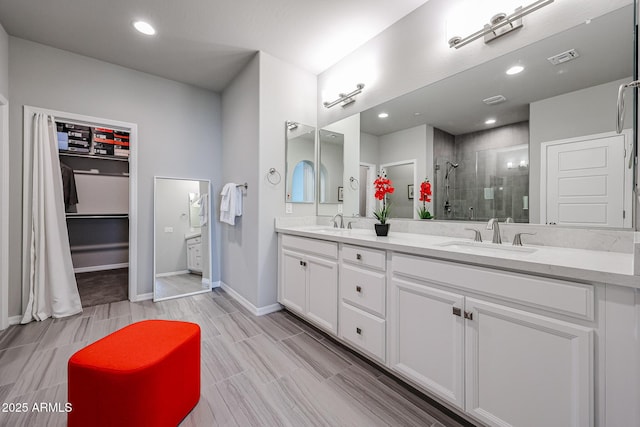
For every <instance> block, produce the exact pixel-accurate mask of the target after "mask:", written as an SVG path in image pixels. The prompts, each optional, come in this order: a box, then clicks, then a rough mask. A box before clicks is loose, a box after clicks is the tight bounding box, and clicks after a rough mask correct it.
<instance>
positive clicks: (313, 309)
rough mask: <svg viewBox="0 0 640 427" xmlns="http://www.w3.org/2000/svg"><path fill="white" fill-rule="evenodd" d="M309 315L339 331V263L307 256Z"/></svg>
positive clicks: (313, 319) (326, 327)
mask: <svg viewBox="0 0 640 427" xmlns="http://www.w3.org/2000/svg"><path fill="white" fill-rule="evenodd" d="M306 258H307V269H308V273H307V274H308V276H307V280H308V281H309V282H308V283H309V285H308V287H307V313H306V314H307V316H308V317H309V319H310V320H312V321H314V322H316V323H318V324H319V325H320V326H322V327H324V328H325V329H328V330H330V331H332V332H333V333H334V334H337V333H338V263H337V262H335V261H328V260H324V259H321V258H316V257H312V256H307V257H306Z"/></svg>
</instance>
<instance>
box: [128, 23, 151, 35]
mask: <svg viewBox="0 0 640 427" xmlns="http://www.w3.org/2000/svg"><path fill="white" fill-rule="evenodd" d="M133 28H135V29H136V30H138V31H139V32H141V33H142V34H144V35H147V36H153V35H155V33H156V29H155V28H153V27H152V26H151V24H149V23H148V22H145V21H135V22H134V23H133Z"/></svg>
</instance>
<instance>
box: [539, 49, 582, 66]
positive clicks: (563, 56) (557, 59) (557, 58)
mask: <svg viewBox="0 0 640 427" xmlns="http://www.w3.org/2000/svg"><path fill="white" fill-rule="evenodd" d="M579 56H580V55H579V54H578V52H577V51H576V50H575V49H571V50H568V51H566V52H562V53H559V54H557V55H553V56H551V57H549V58H547V61H549V62H551V63H552V64H553V65H559V64H562V63H563V62H567V61H571V60H572V59H576V58H577V57H579Z"/></svg>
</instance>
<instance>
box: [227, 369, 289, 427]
mask: <svg viewBox="0 0 640 427" xmlns="http://www.w3.org/2000/svg"><path fill="white" fill-rule="evenodd" d="M216 387H217V388H218V391H219V392H220V396H222V399H223V400H224V402H225V403H226V405H227V407H228V408H229V412H230V413H231V415H232V416H233V418H234V420H235V421H236V423H237V424H238V425H240V426H273V427H276V426H284V425H288V424H287V423H285V421H284V420H283V419H282V418H281V417H280V416H279V414H278V412H277V411H276V410H275V409H274V408H273V407H272V406H271V404H270V403H269V401H268V400H267V399H266V398H265V396H264V394H263V393H262V392H261V391H260V389H259V388H258V387H257V386H256V384H255V383H254V382H253V381H252V380H251V379H250V377H249V376H247V375H245V374H244V373H242V374H239V375H236V376H233V377H231V378H228V379H226V380H224V381H222V382H220V383H218V384H216Z"/></svg>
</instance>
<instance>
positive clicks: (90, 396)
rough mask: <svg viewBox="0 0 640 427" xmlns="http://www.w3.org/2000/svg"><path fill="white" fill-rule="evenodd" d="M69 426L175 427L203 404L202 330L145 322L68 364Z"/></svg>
mask: <svg viewBox="0 0 640 427" xmlns="http://www.w3.org/2000/svg"><path fill="white" fill-rule="evenodd" d="M68 375H69V403H71V405H72V410H71V412H69V414H68V426H69V427H88V426H91V427H97V426H118V427H124V426H131V427H142V426H149V427H161V426H171V427H175V426H176V425H178V423H180V421H181V420H182V419H183V418H184V417H185V416H186V415H187V414H188V413H189V411H191V409H193V407H194V406H195V405H196V404H197V403H198V400H199V399H200V326H198V325H197V324H195V323H189V322H178V321H171V320H146V321H143V322H138V323H134V324H132V325H129V326H127V327H124V328H122V329H120V330H118V331H116V332H114V333H112V334H111V335H107V336H106V337H104V338H102V339H101V340H99V341H96V342H95V343H93V344H91V345H89V346H87V347H85V348H83V349H82V350H80V351H78V352H77V353H75V354H74V355H73V356H71V358H70V359H69V371H68Z"/></svg>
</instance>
